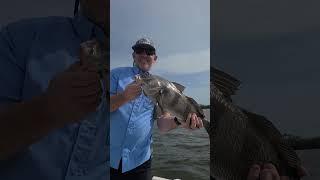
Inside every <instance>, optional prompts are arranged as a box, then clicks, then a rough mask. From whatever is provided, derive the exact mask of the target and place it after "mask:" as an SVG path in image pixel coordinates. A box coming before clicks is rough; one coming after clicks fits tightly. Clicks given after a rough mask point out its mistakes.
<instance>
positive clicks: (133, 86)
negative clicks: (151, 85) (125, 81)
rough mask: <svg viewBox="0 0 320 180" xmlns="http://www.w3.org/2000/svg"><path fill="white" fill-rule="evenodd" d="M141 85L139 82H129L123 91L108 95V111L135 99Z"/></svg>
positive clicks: (139, 92)
mask: <svg viewBox="0 0 320 180" xmlns="http://www.w3.org/2000/svg"><path fill="white" fill-rule="evenodd" d="M141 91H142V90H141V86H140V83H139V82H132V83H130V84H129V85H128V86H127V87H126V88H125V90H124V91H123V92H120V93H117V94H116V95H111V96H110V104H111V106H110V111H111V112H113V111H115V110H117V109H118V108H119V107H121V106H122V105H124V104H126V103H127V102H129V101H131V100H133V99H135V98H136V97H137V96H138V95H140V94H141Z"/></svg>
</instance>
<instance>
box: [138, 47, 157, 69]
mask: <svg viewBox="0 0 320 180" xmlns="http://www.w3.org/2000/svg"><path fill="white" fill-rule="evenodd" d="M132 56H133V59H134V62H135V63H136V64H137V65H138V67H139V68H140V69H141V70H143V71H149V70H150V69H151V67H152V65H153V64H154V63H156V60H157V56H156V54H155V51H154V50H152V49H150V48H136V49H135V50H134V52H133V53H132Z"/></svg>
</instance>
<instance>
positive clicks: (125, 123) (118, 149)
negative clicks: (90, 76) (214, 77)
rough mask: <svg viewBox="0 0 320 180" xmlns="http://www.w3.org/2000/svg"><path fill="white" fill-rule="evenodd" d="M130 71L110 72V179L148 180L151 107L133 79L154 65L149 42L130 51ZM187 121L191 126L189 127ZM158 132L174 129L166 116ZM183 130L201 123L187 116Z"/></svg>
mask: <svg viewBox="0 0 320 180" xmlns="http://www.w3.org/2000/svg"><path fill="white" fill-rule="evenodd" d="M132 49H133V53H132V56H133V60H134V66H133V67H120V68H115V69H113V70H111V72H110V105H111V107H110V111H111V113H110V166H111V171H110V177H111V179H112V180H116V179H119V180H120V179H121V180H125V179H135V180H140V179H141V180H150V179H151V168H150V167H151V143H152V128H153V123H154V117H153V113H154V105H153V103H152V102H151V100H150V99H149V98H147V97H146V96H145V95H144V94H143V93H141V87H140V84H138V83H136V82H135V81H134V77H135V75H137V74H139V73H145V72H148V71H149V70H150V69H151V67H152V66H153V65H154V64H155V63H156V61H157V55H156V49H155V47H154V45H153V42H152V41H151V40H150V39H149V38H141V39H139V40H138V41H137V42H136V44H135V45H134V46H133V47H132ZM190 121H191V126H189V124H190ZM157 126H158V128H159V130H160V131H162V132H167V131H170V130H172V129H175V128H177V127H178V122H177V121H175V120H174V117H172V116H171V115H170V114H168V113H164V114H163V116H162V117H160V118H159V119H157ZM181 126H182V127H184V128H187V129H192V130H194V129H198V128H197V127H199V128H201V127H203V124H202V120H201V119H200V118H199V117H197V116H196V114H195V113H190V114H189V116H188V119H187V121H186V123H184V124H182V125H181Z"/></svg>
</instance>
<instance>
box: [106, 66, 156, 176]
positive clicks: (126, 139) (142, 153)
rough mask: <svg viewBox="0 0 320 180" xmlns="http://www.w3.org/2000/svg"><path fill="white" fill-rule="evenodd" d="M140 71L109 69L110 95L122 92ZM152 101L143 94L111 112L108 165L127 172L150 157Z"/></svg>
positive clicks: (152, 121)
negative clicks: (120, 166) (120, 167)
mask: <svg viewBox="0 0 320 180" xmlns="http://www.w3.org/2000/svg"><path fill="white" fill-rule="evenodd" d="M139 73H141V70H139V69H138V68H137V67H136V66H135V67H120V68H115V69H113V70H111V73H110V95H111V96H112V95H115V94H117V93H120V92H123V91H124V89H125V88H126V86H127V85H128V84H130V83H131V82H133V81H134V77H135V75H137V74H139ZM153 111H154V104H153V103H152V101H151V100H150V99H149V98H148V97H146V96H145V95H144V94H143V93H141V95H140V96H138V97H137V98H135V99H134V100H132V101H130V102H128V103H126V104H124V105H122V106H121V107H119V108H118V109H117V110H115V111H114V112H111V113H110V166H111V167H112V168H114V169H118V167H119V162H120V159H122V172H127V171H130V170H132V169H134V168H136V167H137V166H139V165H141V164H143V163H144V162H146V161H147V160H148V159H150V157H151V151H152V150H151V144H152V128H153V124H154V118H153Z"/></svg>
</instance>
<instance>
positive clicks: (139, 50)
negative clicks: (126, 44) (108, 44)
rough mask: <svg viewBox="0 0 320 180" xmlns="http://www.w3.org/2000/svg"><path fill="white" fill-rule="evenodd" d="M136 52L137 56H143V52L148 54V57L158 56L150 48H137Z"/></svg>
mask: <svg viewBox="0 0 320 180" xmlns="http://www.w3.org/2000/svg"><path fill="white" fill-rule="evenodd" d="M134 52H135V53H136V54H142V53H143V52H146V54H147V55H148V56H152V55H155V54H156V51H155V50H153V49H150V48H136V49H135V50H134Z"/></svg>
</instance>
